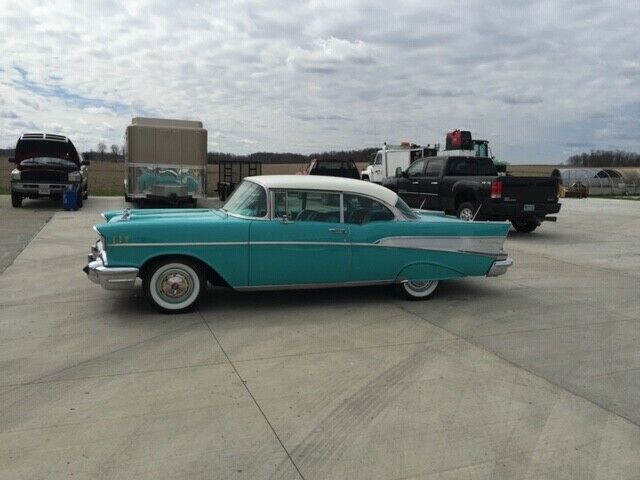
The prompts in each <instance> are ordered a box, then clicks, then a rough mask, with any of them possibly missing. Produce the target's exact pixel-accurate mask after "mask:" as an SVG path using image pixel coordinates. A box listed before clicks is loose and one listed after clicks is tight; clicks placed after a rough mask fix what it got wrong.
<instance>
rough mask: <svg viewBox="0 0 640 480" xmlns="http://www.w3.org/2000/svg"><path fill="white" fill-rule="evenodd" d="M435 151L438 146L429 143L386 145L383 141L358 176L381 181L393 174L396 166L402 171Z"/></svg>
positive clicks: (435, 153)
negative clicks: (424, 145)
mask: <svg viewBox="0 0 640 480" xmlns="http://www.w3.org/2000/svg"><path fill="white" fill-rule="evenodd" d="M437 153H438V148H437V147H431V146H430V145H427V146H426V147H421V146H420V145H415V144H412V143H409V142H406V143H402V144H401V145H387V142H385V143H384V145H383V146H382V149H381V150H378V152H377V153H376V154H375V156H374V157H373V158H372V160H371V163H369V165H368V166H367V168H366V169H365V170H363V171H362V172H360V178H361V179H362V180H366V181H369V182H373V183H382V180H383V179H384V178H387V177H392V176H394V175H395V174H396V170H397V169H398V168H400V169H401V170H402V171H404V170H406V169H407V167H409V165H411V164H412V163H413V162H414V161H416V160H418V159H420V158H423V157H434V156H436V155H437Z"/></svg>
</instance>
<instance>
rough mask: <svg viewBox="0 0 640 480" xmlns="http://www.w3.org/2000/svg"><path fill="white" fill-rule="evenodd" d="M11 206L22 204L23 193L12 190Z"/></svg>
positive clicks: (18, 206)
mask: <svg viewBox="0 0 640 480" xmlns="http://www.w3.org/2000/svg"><path fill="white" fill-rule="evenodd" d="M11 206H12V207H13V208H20V207H21V206H22V195H20V194H19V193H16V192H11Z"/></svg>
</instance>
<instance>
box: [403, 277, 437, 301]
mask: <svg viewBox="0 0 640 480" xmlns="http://www.w3.org/2000/svg"><path fill="white" fill-rule="evenodd" d="M438 285H440V280H429V281H425V282H403V283H396V284H395V285H394V288H395V290H396V294H397V295H398V296H399V297H401V298H404V299H405V300H413V301H417V300H428V299H430V298H432V297H433V295H434V294H435V292H436V290H438Z"/></svg>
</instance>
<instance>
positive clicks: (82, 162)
mask: <svg viewBox="0 0 640 480" xmlns="http://www.w3.org/2000/svg"><path fill="white" fill-rule="evenodd" d="M90 163H91V162H90V161H89V160H82V161H81V162H80V165H82V166H84V167H88V166H89V164H90Z"/></svg>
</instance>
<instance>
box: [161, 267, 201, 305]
mask: <svg viewBox="0 0 640 480" xmlns="http://www.w3.org/2000/svg"><path fill="white" fill-rule="evenodd" d="M156 291H157V292H158V294H159V295H160V296H161V297H162V298H163V299H164V300H166V301H167V302H172V303H176V302H180V301H182V300H184V299H185V298H188V297H189V295H191V293H192V292H193V279H192V278H191V275H189V274H188V273H187V272H185V271H184V270H180V269H177V268H173V269H171V270H167V271H166V272H164V273H163V274H162V275H161V276H160V277H159V279H158V283H157V285H156Z"/></svg>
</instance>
